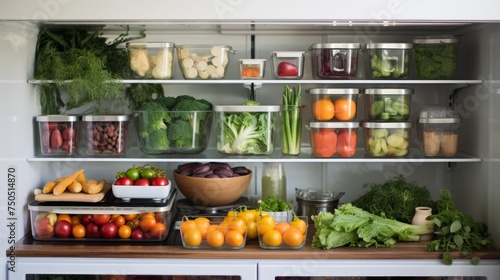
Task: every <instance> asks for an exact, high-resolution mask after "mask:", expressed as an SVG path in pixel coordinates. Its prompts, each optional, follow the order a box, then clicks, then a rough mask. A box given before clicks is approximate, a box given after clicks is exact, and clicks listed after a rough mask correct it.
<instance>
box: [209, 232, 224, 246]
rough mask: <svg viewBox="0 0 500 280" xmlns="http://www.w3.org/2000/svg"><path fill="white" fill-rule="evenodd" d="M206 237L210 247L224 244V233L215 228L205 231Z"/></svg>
mask: <svg viewBox="0 0 500 280" xmlns="http://www.w3.org/2000/svg"><path fill="white" fill-rule="evenodd" d="M206 239H207V244H208V246H210V247H220V246H222V245H223V244H224V234H223V233H222V232H220V231H219V230H216V229H215V230H211V231H210V232H209V233H207V238H206Z"/></svg>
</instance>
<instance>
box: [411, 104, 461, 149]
mask: <svg viewBox="0 0 500 280" xmlns="http://www.w3.org/2000/svg"><path fill="white" fill-rule="evenodd" d="M460 124H461V120H460V117H459V115H458V113H457V112H455V111H453V110H451V109H448V108H444V107H436V106H426V107H424V108H423V110H422V111H421V112H420V114H419V118H418V130H419V138H420V142H421V145H420V147H421V150H422V152H423V153H424V154H425V156H428V157H436V156H445V157H452V156H455V155H456V153H457V150H458V133H459V128H460Z"/></svg>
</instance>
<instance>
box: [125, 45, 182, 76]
mask: <svg viewBox="0 0 500 280" xmlns="http://www.w3.org/2000/svg"><path fill="white" fill-rule="evenodd" d="M174 47H175V44H174V43H162V42H150V43H127V51H128V53H129V62H130V63H129V65H130V71H131V78H133V79H160V80H161V79H171V78H172V75H173V72H174V63H173V61H174Z"/></svg>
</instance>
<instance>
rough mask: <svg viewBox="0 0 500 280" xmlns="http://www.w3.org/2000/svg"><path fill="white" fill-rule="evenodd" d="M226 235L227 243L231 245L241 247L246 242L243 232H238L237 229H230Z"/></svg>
mask: <svg viewBox="0 0 500 280" xmlns="http://www.w3.org/2000/svg"><path fill="white" fill-rule="evenodd" d="M224 237H225V238H226V244H227V246H230V247H240V246H241V245H243V242H245V237H243V234H241V233H240V232H238V231H237V230H230V231H228V232H227V233H226V234H225V235H224Z"/></svg>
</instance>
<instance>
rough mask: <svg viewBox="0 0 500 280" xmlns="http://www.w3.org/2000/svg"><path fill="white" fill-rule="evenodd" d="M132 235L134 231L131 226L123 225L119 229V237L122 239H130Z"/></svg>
mask: <svg viewBox="0 0 500 280" xmlns="http://www.w3.org/2000/svg"><path fill="white" fill-rule="evenodd" d="M131 235H132V229H131V228H130V227H129V226H127V225H123V226H121V227H119V228H118V236H119V237H120V238H121V239H127V238H130V236H131Z"/></svg>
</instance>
